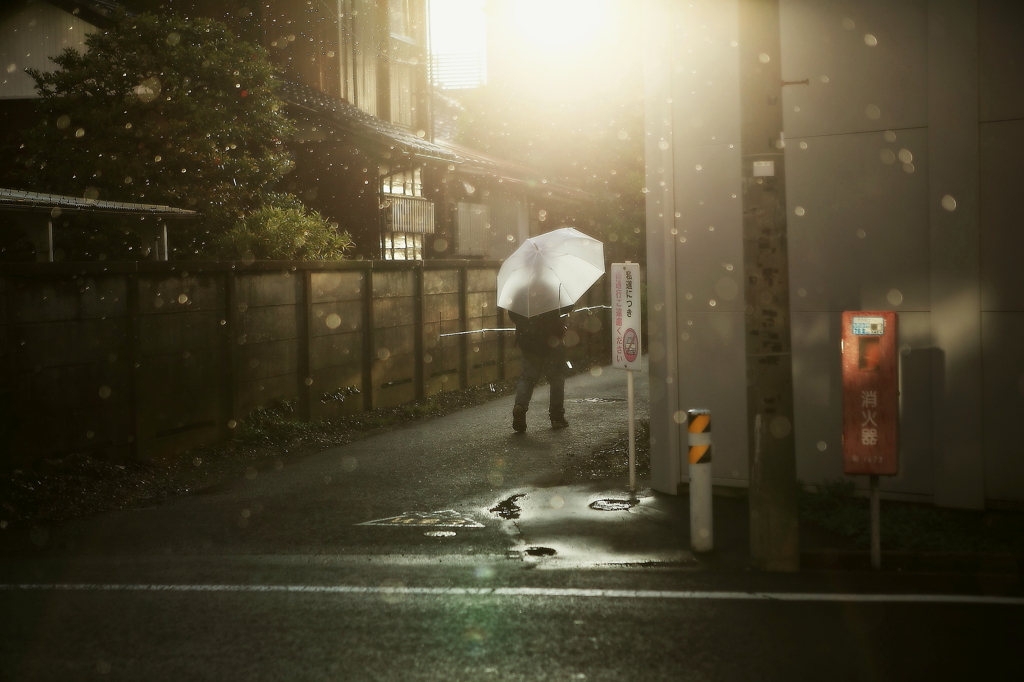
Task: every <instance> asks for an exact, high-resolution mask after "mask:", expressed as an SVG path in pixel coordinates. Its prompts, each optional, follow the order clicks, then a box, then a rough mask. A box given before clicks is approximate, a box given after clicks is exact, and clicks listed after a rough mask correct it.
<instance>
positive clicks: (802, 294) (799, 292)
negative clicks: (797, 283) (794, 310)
mask: <svg viewBox="0 0 1024 682" xmlns="http://www.w3.org/2000/svg"><path fill="white" fill-rule="evenodd" d="M796 295H797V296H799V297H800V298H804V297H805V296H807V289H804V288H803V287H800V288H799V289H797V290H796Z"/></svg>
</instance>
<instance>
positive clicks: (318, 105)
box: [277, 82, 461, 163]
mask: <svg viewBox="0 0 1024 682" xmlns="http://www.w3.org/2000/svg"><path fill="white" fill-rule="evenodd" d="M277 94H278V96H279V97H281V99H283V100H284V101H286V102H288V103H289V104H293V105H295V106H298V107H301V108H303V109H307V110H308V111H311V112H312V113H314V114H318V115H320V116H324V117H326V118H327V119H329V120H330V121H331V122H333V123H335V124H338V125H340V126H342V127H343V128H345V129H347V130H348V131H349V132H352V133H354V134H356V135H359V136H362V137H369V138H371V139H373V140H375V141H378V142H383V143H386V144H393V145H397V146H398V147H399V148H401V149H402V150H404V151H407V152H409V153H410V154H414V155H416V156H422V157H426V158H432V159H437V160H439V161H448V162H450V163H460V162H461V159H459V158H458V157H457V156H455V155H454V154H452V153H451V152H449V151H448V150H446V149H444V148H443V147H440V146H438V145H436V144H434V143H433V142H428V141H427V140H425V139H423V138H422V137H420V136H419V135H416V134H415V133H413V132H411V131H409V130H406V129H405V128H402V127H401V126H397V125H394V124H392V123H388V122H386V121H384V120H383V119H380V118H377V117H376V116H371V115H370V114H368V113H366V112H365V111H363V110H362V109H359V108H358V107H356V106H353V105H352V104H349V103H348V102H346V101H345V100H342V99H338V98H337V97H331V96H330V95H325V94H324V93H322V92H320V91H319V90H317V89H315V88H311V87H309V86H306V85H299V84H298V83H289V82H284V83H282V84H281V87H280V89H279V90H278V91H277Z"/></svg>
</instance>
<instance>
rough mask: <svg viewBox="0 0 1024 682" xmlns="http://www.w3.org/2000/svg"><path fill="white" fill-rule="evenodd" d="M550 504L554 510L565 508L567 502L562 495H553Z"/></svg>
mask: <svg viewBox="0 0 1024 682" xmlns="http://www.w3.org/2000/svg"><path fill="white" fill-rule="evenodd" d="M549 504H550V505H551V508H552V509H561V508H562V507H564V506H565V500H564V499H562V496H561V495H552V496H551V500H549Z"/></svg>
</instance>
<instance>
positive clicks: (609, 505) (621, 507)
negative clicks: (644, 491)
mask: <svg viewBox="0 0 1024 682" xmlns="http://www.w3.org/2000/svg"><path fill="white" fill-rule="evenodd" d="M635 506H636V501H635V500H611V499H610V500H594V501H593V502H591V503H590V508H591V509H596V510H597V511H627V510H629V509H632V508H633V507H635Z"/></svg>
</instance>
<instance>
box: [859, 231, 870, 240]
mask: <svg viewBox="0 0 1024 682" xmlns="http://www.w3.org/2000/svg"><path fill="white" fill-rule="evenodd" d="M857 236H858V237H860V238H861V239H864V237H867V236H868V233H867V232H865V231H864V230H857Z"/></svg>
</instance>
